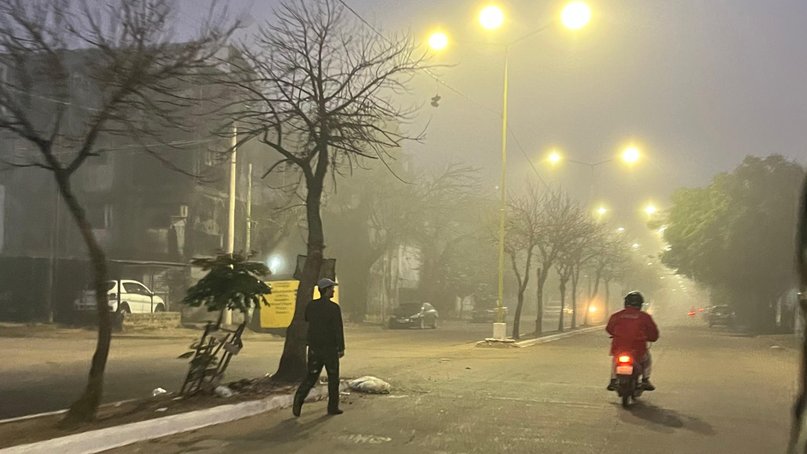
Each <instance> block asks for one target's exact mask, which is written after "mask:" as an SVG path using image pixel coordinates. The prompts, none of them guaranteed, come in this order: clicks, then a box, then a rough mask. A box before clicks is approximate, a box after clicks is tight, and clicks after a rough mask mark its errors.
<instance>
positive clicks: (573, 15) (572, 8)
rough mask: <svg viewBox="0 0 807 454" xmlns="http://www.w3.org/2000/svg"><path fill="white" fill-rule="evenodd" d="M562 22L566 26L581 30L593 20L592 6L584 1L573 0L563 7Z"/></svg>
mask: <svg viewBox="0 0 807 454" xmlns="http://www.w3.org/2000/svg"><path fill="white" fill-rule="evenodd" d="M560 19H561V22H563V25H564V26H566V28H569V29H571V30H579V29H581V28H583V27H585V26H586V25H587V24H588V23H589V21H591V8H589V7H588V5H586V4H585V3H583V2H572V3H569V4H568V5H566V7H565V8H563V11H562V12H561V14H560Z"/></svg>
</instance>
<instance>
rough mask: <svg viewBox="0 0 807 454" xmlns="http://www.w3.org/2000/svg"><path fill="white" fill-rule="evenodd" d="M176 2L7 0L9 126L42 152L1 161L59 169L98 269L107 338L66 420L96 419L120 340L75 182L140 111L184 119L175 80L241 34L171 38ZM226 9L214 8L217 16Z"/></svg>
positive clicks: (3, 117)
mask: <svg viewBox="0 0 807 454" xmlns="http://www.w3.org/2000/svg"><path fill="white" fill-rule="evenodd" d="M172 5H173V2H171V1H169V0H125V1H124V0H120V1H110V2H109V3H108V4H107V5H106V6H107V7H106V8H98V6H97V5H95V4H94V3H93V4H90V3H89V2H83V3H80V4H79V5H76V2H71V1H68V0H2V1H0V65H2V67H3V68H4V69H5V72H6V75H5V78H4V79H3V80H2V81H0V130H2V131H4V132H5V133H6V134H8V137H15V136H16V138H17V140H21V141H23V142H27V143H28V144H30V145H31V146H32V148H33V150H34V151H33V152H32V153H27V154H22V155H20V154H17V155H9V156H2V157H0V158H2V161H3V162H4V163H5V164H6V165H9V166H15V167H34V168H40V169H44V170H46V171H48V172H51V173H52V175H53V178H54V179H55V181H56V184H57V187H58V189H59V194H60V195H61V197H62V199H63V200H64V202H65V204H66V205H67V208H68V211H69V212H70V214H71V216H72V218H73V220H74V221H75V223H76V225H77V226H78V228H79V231H80V232H81V237H82V239H83V240H84V244H85V246H86V247H87V253H88V256H89V259H90V262H91V265H92V273H93V284H94V285H93V288H94V289H95V298H96V307H97V311H98V342H97V344H96V349H95V354H94V355H93V359H92V364H91V367H90V372H89V380H88V382H87V387H86V388H85V390H84V392H83V393H82V394H81V396H80V397H79V398H78V400H76V402H75V403H73V405H72V406H71V407H70V409H69V411H68V412H67V415H66V417H65V420H64V421H65V423H79V422H84V421H89V420H91V419H93V418H94V417H95V414H96V411H97V408H98V405H99V402H100V400H101V397H102V393H103V379H104V369H105V367H106V361H107V356H108V354H109V346H110V337H111V335H110V334H111V333H110V331H111V326H110V325H111V322H110V313H109V306H108V301H107V291H106V287H105V281H106V280H107V265H106V255H105V252H104V250H103V249H102V247H101V245H100V244H99V242H98V239H97V238H96V237H95V235H94V234H93V226H92V225H91V223H90V221H89V219H88V217H87V213H86V211H85V208H84V207H83V206H82V203H81V201H80V200H79V198H78V196H77V193H76V192H75V190H74V188H73V186H72V184H71V178H72V177H73V176H74V175H75V174H76V172H77V171H78V170H79V169H80V168H81V167H82V166H83V165H84V164H85V163H86V162H87V161H88V160H89V159H90V158H92V157H94V156H99V155H101V154H103V153H105V152H106V151H107V150H105V149H104V148H103V147H102V146H100V144H101V143H103V140H104V138H105V137H106V136H108V135H110V134H126V133H128V132H132V131H137V130H143V129H144V128H142V125H137V124H135V123H133V122H131V121H129V119H130V115H131V114H133V113H134V112H137V111H147V112H148V115H151V116H156V118H155V122H156V123H163V124H165V123H173V122H176V121H177V120H178V118H179V117H180V115H178V114H177V110H178V108H181V107H182V105H183V102H184V101H183V99H182V98H181V96H180V95H173V94H172V88H173V87H174V86H175V81H176V80H177V79H178V78H182V77H186V76H191V75H192V74H199V73H200V72H203V71H204V70H206V69H208V68H209V67H210V65H209V62H210V61H211V59H212V57H213V55H214V54H215V53H216V52H217V51H218V50H219V49H220V48H221V46H222V45H223V43H224V41H225V40H226V39H227V37H228V36H229V34H230V33H231V32H232V30H233V29H232V27H230V28H227V27H223V26H222V25H223V22H219V21H218V20H216V21H209V22H208V23H207V24H205V25H204V26H203V27H202V28H201V29H200V31H199V32H198V35H197V36H196V37H195V38H193V39H192V40H190V41H187V42H185V43H183V44H177V43H175V42H173V41H172V35H171V33H170V29H171V27H170V26H171V21H172V17H173V13H174V10H173V6H172ZM220 13H221V11H217V12H215V13H214V12H213V10H211V16H210V17H222V15H221V14H220ZM77 73H79V74H81V75H82V76H83V77H86V78H87V79H89V82H90V84H91V86H92V90H91V91H92V92H93V95H92V96H88V99H75V98H74V97H73V96H72V94H71V81H72V77H73V76H74V75H75V74H77ZM81 103H86V104H89V105H83V106H82V105H81ZM77 105H78V106H79V107H81V109H82V110H83V111H82V112H78V111H77V110H76V109H75V108H76V107H77ZM143 150H144V153H151V154H155V152H154V151H153V150H152V149H149V148H147V147H146V148H144V149H143Z"/></svg>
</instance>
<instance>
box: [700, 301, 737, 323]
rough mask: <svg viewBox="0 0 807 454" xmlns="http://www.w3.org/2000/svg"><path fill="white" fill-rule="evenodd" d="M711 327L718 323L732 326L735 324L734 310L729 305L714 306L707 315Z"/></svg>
mask: <svg viewBox="0 0 807 454" xmlns="http://www.w3.org/2000/svg"><path fill="white" fill-rule="evenodd" d="M706 320H707V322H708V323H709V328H711V327H713V326H717V325H723V326H731V325H733V324H734V311H733V310H731V308H730V307H729V306H726V305H720V306H712V307H711V308H710V309H709V313H708V315H707V316H706Z"/></svg>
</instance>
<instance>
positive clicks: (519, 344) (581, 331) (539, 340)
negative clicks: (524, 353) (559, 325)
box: [515, 325, 603, 348]
mask: <svg viewBox="0 0 807 454" xmlns="http://www.w3.org/2000/svg"><path fill="white" fill-rule="evenodd" d="M602 329H603V325H597V326H591V327H588V328H580V329H576V330H574V331H566V332H564V333H558V334H552V335H550V336H543V337H538V338H536V339H527V340H525V341H521V342H516V343H515V344H516V346H517V347H519V348H524V347H532V346H533V345H538V344H543V343H546V342H552V341H556V340H560V339H564V338H567V337H571V336H574V335H577V334H585V333H590V332H593V331H600V330H602Z"/></svg>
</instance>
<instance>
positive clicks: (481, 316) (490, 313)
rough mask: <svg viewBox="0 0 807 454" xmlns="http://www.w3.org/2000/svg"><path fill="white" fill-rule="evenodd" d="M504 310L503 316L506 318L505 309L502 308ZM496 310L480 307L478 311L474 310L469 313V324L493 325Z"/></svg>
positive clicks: (494, 308)
mask: <svg viewBox="0 0 807 454" xmlns="http://www.w3.org/2000/svg"><path fill="white" fill-rule="evenodd" d="M502 309H504V316H505V317H507V314H508V312H507V308H506V307H503V308H502ZM497 311H498V309H497V308H496V307H484V308H482V307H480V308H479V309H474V311H473V312H472V313H471V323H493V322H495V321H496V312H497Z"/></svg>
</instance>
